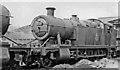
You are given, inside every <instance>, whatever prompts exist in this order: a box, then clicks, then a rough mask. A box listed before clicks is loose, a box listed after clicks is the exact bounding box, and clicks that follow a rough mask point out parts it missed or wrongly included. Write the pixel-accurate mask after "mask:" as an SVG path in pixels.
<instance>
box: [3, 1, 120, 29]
mask: <svg viewBox="0 0 120 70" xmlns="http://www.w3.org/2000/svg"><path fill="white" fill-rule="evenodd" d="M2 5H4V6H6V7H7V8H8V9H9V10H10V13H11V16H13V18H11V22H10V24H11V27H12V26H17V27H22V26H25V25H30V24H31V22H32V20H33V19H34V18H35V17H36V16H39V15H46V14H47V11H46V9H45V8H46V7H55V8H56V10H55V13H54V14H55V17H59V18H70V17H71V15H73V14H76V15H78V17H79V19H81V20H82V19H88V18H98V17H111V16H118V2H114V1H111V2H104V1H103V2H94V1H93V2H43V1H41V2H2ZM9 29H10V28H9ZM11 29H12V28H11Z"/></svg>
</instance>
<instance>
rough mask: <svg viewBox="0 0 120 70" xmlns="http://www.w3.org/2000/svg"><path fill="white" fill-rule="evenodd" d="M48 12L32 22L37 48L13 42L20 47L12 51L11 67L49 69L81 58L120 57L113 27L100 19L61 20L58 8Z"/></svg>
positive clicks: (49, 8)
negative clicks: (57, 14) (55, 12)
mask: <svg viewBox="0 0 120 70" xmlns="http://www.w3.org/2000/svg"><path fill="white" fill-rule="evenodd" d="M46 9H47V16H46V15H40V16H37V17H35V18H34V19H33V21H32V23H31V28H32V33H33V36H34V37H35V40H38V42H39V46H38V47H37V48H36V47H32V48H31V47H25V44H24V45H23V44H17V43H16V42H14V41H12V40H11V41H12V42H14V43H16V44H17V45H18V47H14V46H13V47H10V48H9V52H10V60H12V61H13V62H14V64H13V65H12V66H17V67H22V66H26V67H31V66H34V65H37V67H41V66H42V67H50V66H52V65H55V64H58V63H59V62H63V63H69V64H74V63H75V62H76V61H78V60H80V59H82V58H86V59H90V60H96V59H99V58H103V57H117V56H118V55H119V54H120V53H117V50H116V48H117V46H116V36H117V31H116V29H114V26H113V25H112V24H105V23H104V22H102V21H100V20H98V19H87V20H79V18H78V17H77V15H72V17H71V18H70V19H61V18H57V17H55V16H54V10H55V8H52V7H48V8H46ZM2 24H3V23H2ZM3 25H4V24H3ZM5 26H6V25H5ZM3 27H4V26H3ZM5 30H6V29H5ZM2 32H4V31H2ZM3 34H4V33H3ZM6 38H7V37H6ZM7 39H9V38H7ZM9 40H10V39H9ZM16 55H18V56H16ZM9 66H10V65H9Z"/></svg>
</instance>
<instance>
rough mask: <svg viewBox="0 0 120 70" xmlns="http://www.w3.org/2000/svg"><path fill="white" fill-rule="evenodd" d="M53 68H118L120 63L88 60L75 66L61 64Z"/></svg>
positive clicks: (108, 60)
mask: <svg viewBox="0 0 120 70" xmlns="http://www.w3.org/2000/svg"><path fill="white" fill-rule="evenodd" d="M53 68H118V61H117V60H115V59H107V58H103V59H101V60H99V61H97V60H95V61H94V62H92V61H89V60H87V59H82V60H80V61H79V62H77V63H76V64H74V65H69V64H60V65H56V66H54V67H53Z"/></svg>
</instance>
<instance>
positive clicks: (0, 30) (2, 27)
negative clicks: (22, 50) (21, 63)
mask: <svg viewBox="0 0 120 70" xmlns="http://www.w3.org/2000/svg"><path fill="white" fill-rule="evenodd" d="M9 23H10V12H9V10H8V9H7V8H6V7H5V6H3V5H1V4H0V39H1V40H0V51H1V53H0V62H1V64H2V65H4V63H6V62H8V61H9V59H10V56H9V51H8V47H9V46H10V45H9V44H8V43H7V42H2V36H3V35H4V34H5V33H6V32H7V29H8V27H9V25H10V24H9ZM1 64H0V67H2V65H1Z"/></svg>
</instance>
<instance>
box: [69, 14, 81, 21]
mask: <svg viewBox="0 0 120 70" xmlns="http://www.w3.org/2000/svg"><path fill="white" fill-rule="evenodd" d="M70 20H73V21H77V22H79V18H78V17H77V15H72V17H71V18H70Z"/></svg>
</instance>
